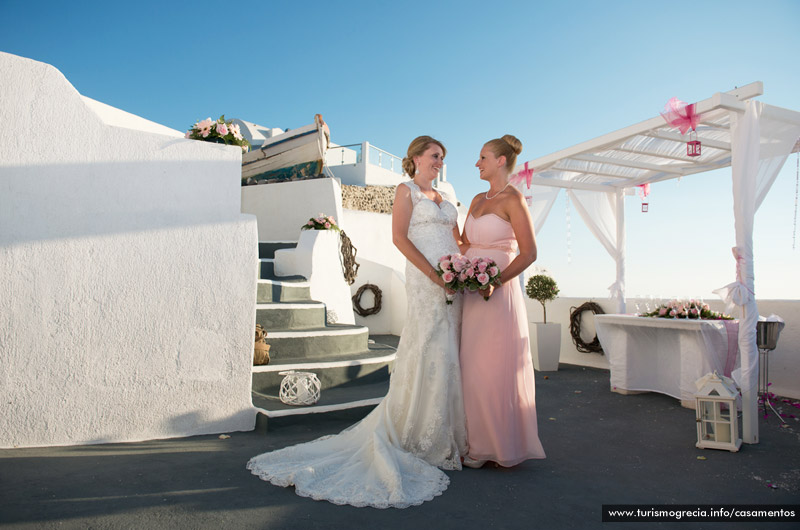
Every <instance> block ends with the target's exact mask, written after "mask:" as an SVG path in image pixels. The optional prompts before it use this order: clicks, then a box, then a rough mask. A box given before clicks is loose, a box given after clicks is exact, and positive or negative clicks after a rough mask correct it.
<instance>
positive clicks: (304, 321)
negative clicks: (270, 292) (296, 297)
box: [256, 300, 325, 331]
mask: <svg viewBox="0 0 800 530" xmlns="http://www.w3.org/2000/svg"><path fill="white" fill-rule="evenodd" d="M256 324H261V326H262V327H263V328H264V329H265V330H267V331H269V330H271V329H272V330H299V329H312V328H319V327H320V326H324V325H325V304H323V303H322V302H314V301H312V300H308V301H296V302H270V303H266V304H256Z"/></svg>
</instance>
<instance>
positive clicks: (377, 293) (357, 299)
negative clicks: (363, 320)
mask: <svg viewBox="0 0 800 530" xmlns="http://www.w3.org/2000/svg"><path fill="white" fill-rule="evenodd" d="M367 290H369V291H372V294H373V296H374V297H375V303H374V304H373V306H372V307H368V308H363V307H361V296H362V295H363V294H364V291H367ZM353 309H355V311H356V313H358V314H359V315H360V316H362V317H368V316H369V315H374V314H375V313H378V312H379V311H380V310H381V290H380V288H379V287H378V286H377V285H373V284H371V283H365V284H364V285H362V286H361V287H359V288H358V291H356V294H354V295H353Z"/></svg>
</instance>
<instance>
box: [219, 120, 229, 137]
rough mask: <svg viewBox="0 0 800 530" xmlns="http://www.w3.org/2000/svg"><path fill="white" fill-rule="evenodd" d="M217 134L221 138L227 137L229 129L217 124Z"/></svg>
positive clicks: (222, 124)
mask: <svg viewBox="0 0 800 530" xmlns="http://www.w3.org/2000/svg"><path fill="white" fill-rule="evenodd" d="M217 134H219V135H220V136H225V135H226V134H228V127H227V126H226V125H225V124H224V123H218V124H217Z"/></svg>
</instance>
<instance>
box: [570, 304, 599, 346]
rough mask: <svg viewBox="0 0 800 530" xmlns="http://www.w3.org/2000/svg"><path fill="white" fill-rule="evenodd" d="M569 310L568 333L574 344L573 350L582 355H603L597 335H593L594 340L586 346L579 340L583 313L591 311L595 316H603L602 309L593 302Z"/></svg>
mask: <svg viewBox="0 0 800 530" xmlns="http://www.w3.org/2000/svg"><path fill="white" fill-rule="evenodd" d="M570 309H571V310H572V312H571V313H570V315H569V333H570V335H572V342H574V343H575V348H577V350H578V351H579V352H583V353H603V347H602V346H601V345H600V340H598V338H597V333H595V335H594V340H592V342H590V343H588V344H587V343H586V342H585V341H584V340H583V339H582V338H581V316H582V315H583V313H584V312H585V311H591V312H592V313H594V314H595V315H604V314H605V311H603V308H602V307H600V306H599V305H598V304H596V303H594V302H586V303H584V304H583V305H580V306H578V307H572V308H570Z"/></svg>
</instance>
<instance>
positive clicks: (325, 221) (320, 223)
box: [301, 213, 341, 232]
mask: <svg viewBox="0 0 800 530" xmlns="http://www.w3.org/2000/svg"><path fill="white" fill-rule="evenodd" d="M301 229H302V230H336V231H337V232H338V231H340V230H341V228H339V227H338V226H336V220H335V219H334V218H333V217H331V216H330V215H325V214H324V213H321V214H319V215H318V216H317V217H312V218H311V219H309V220H308V222H306V224H304V225H303V226H302V227H301Z"/></svg>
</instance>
